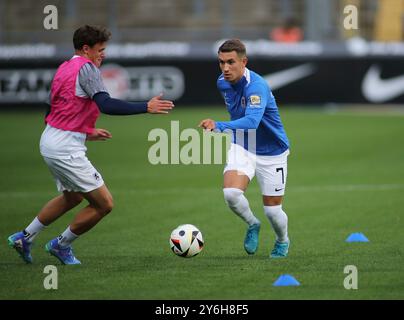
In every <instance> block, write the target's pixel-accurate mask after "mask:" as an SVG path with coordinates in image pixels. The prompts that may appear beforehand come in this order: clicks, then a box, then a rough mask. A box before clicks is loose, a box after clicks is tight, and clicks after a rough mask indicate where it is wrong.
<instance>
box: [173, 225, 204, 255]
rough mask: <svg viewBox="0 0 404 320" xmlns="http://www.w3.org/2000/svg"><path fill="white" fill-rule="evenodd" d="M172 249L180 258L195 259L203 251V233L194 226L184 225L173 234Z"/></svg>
mask: <svg viewBox="0 0 404 320" xmlns="http://www.w3.org/2000/svg"><path fill="white" fill-rule="evenodd" d="M169 242H170V248H171V250H172V251H173V252H174V253H175V254H176V255H177V256H180V257H184V258H191V257H195V256H196V255H197V254H198V253H200V252H201V251H202V249H203V245H204V242H203V236H202V232H201V231H200V230H199V229H198V228H197V227H195V226H194V225H193V224H182V225H180V226H178V227H177V228H175V229H174V230H173V232H171V236H170V241H169Z"/></svg>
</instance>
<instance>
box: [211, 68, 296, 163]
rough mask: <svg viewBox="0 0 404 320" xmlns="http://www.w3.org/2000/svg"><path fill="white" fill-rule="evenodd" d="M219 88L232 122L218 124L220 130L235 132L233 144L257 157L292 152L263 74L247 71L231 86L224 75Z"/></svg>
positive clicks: (218, 122)
mask: <svg viewBox="0 0 404 320" xmlns="http://www.w3.org/2000/svg"><path fill="white" fill-rule="evenodd" d="M217 87H218V89H219V91H220V92H221V94H222V96H223V98H224V101H225V103H226V106H227V111H228V112H229V113H230V121H217V122H216V129H217V130H219V131H221V132H223V131H227V130H232V131H233V143H237V144H239V145H241V146H242V147H243V148H245V149H246V150H249V151H250V152H253V153H256V154H257V155H266V156H275V155H279V154H281V153H283V152H285V151H286V150H287V149H289V141H288V138H287V136H286V132H285V129H284V128H283V124H282V121H281V118H280V116H279V111H278V107H277V105H276V102H275V97H274V96H273V94H272V92H271V89H270V88H269V86H268V84H267V82H266V81H265V80H264V79H263V78H262V77H261V76H260V75H258V74H257V73H255V72H253V71H251V70H249V69H247V68H246V69H245V72H244V76H243V77H242V78H241V79H240V80H239V81H238V82H237V83H235V84H231V83H230V82H228V81H226V80H224V77H223V74H221V75H220V76H219V78H218V80H217ZM249 132H250V133H249ZM254 140H255V141H254Z"/></svg>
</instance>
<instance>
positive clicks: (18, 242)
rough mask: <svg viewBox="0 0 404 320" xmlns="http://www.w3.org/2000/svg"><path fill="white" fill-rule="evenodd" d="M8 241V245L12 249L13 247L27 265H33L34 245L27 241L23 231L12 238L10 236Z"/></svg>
mask: <svg viewBox="0 0 404 320" xmlns="http://www.w3.org/2000/svg"><path fill="white" fill-rule="evenodd" d="M7 241H8V245H9V246H10V247H13V248H14V249H15V250H16V251H17V252H18V254H19V255H20V257H21V258H22V259H23V260H24V261H25V262H26V263H32V256H31V248H32V243H30V242H28V241H27V240H26V239H25V237H24V233H23V232H22V231H20V232H16V233H14V234H12V235H11V236H9V237H8V239H7Z"/></svg>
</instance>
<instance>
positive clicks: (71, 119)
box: [45, 57, 100, 134]
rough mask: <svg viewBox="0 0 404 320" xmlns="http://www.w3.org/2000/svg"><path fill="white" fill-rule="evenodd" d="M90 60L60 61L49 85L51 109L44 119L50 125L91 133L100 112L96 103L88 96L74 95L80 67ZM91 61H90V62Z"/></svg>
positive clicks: (79, 58) (78, 58)
mask: <svg viewBox="0 0 404 320" xmlns="http://www.w3.org/2000/svg"><path fill="white" fill-rule="evenodd" d="M88 62H91V61H90V60H88V59H87V58H84V57H77V58H74V59H71V60H69V61H65V62H64V63H62V64H61V65H60V66H59V68H58V69H57V71H56V74H55V77H54V78H53V81H52V86H51V110H50V113H49V115H48V116H47V117H46V119H45V121H46V122H47V123H48V124H49V125H51V126H52V127H55V128H58V129H61V130H67V131H75V132H82V133H86V134H91V133H93V131H94V128H95V123H96V121H97V118H98V116H99V114H100V111H99V110H98V107H97V104H96V103H95V102H94V101H93V100H91V99H90V98H82V97H78V96H76V80H77V75H78V74H79V72H80V68H81V67H82V66H83V65H84V64H85V63H88ZM91 63H92V62H91Z"/></svg>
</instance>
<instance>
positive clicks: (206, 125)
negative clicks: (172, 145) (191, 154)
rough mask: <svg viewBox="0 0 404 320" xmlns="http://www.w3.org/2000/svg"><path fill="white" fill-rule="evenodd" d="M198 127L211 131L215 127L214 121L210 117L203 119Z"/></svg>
mask: <svg viewBox="0 0 404 320" xmlns="http://www.w3.org/2000/svg"><path fill="white" fill-rule="evenodd" d="M198 127H201V128H203V129H205V130H207V131H212V130H214V129H216V122H215V121H214V120H212V119H205V120H202V121H201V122H200V123H199V125H198Z"/></svg>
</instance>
